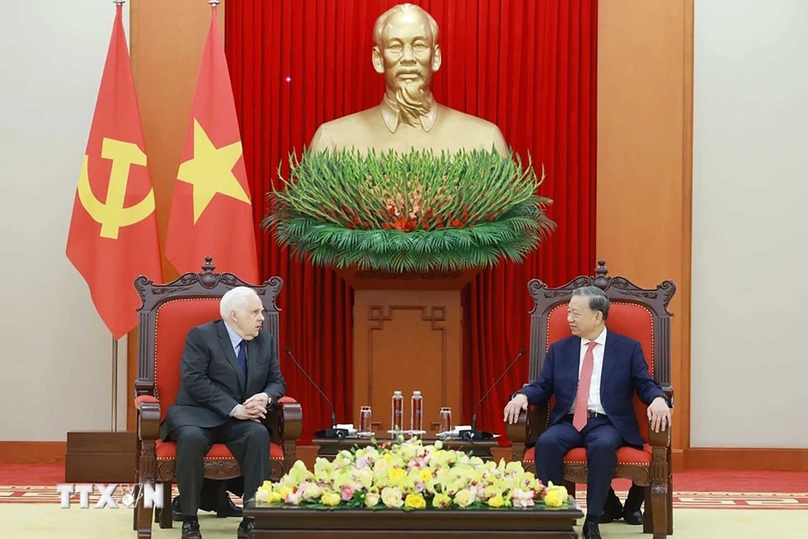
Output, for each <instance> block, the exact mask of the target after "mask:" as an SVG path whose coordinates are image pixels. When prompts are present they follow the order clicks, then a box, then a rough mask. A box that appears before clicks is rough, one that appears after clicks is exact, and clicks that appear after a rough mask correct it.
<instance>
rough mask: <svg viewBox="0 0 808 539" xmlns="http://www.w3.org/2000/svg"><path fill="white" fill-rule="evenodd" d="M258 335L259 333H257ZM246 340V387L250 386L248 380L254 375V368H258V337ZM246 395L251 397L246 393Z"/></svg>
mask: <svg viewBox="0 0 808 539" xmlns="http://www.w3.org/2000/svg"><path fill="white" fill-rule="evenodd" d="M259 337H260V335H259ZM259 337H256V338H255V339H252V340H251V341H247V389H249V388H250V381H251V380H252V379H253V378H254V377H255V375H256V370H257V369H258V357H259V355H258V348H259V346H258V342H257V341H258V338H259ZM247 397H248V398H249V397H252V394H251V395H247Z"/></svg>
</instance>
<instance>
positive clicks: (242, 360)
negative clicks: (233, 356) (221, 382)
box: [238, 341, 247, 382]
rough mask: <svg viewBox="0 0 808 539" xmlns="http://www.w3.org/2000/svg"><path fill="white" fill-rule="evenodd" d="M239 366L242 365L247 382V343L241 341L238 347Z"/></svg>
mask: <svg viewBox="0 0 808 539" xmlns="http://www.w3.org/2000/svg"><path fill="white" fill-rule="evenodd" d="M238 364H239V365H241V372H242V373H244V381H245V382H246V381H247V341H241V344H239V345H238Z"/></svg>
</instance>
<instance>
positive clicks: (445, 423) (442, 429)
mask: <svg viewBox="0 0 808 539" xmlns="http://www.w3.org/2000/svg"><path fill="white" fill-rule="evenodd" d="M438 428H439V430H438V433H439V434H442V433H446V432H449V431H450V430H452V409H451V408H449V407H448V406H444V407H442V408H441V409H440V426H439V427H438Z"/></svg>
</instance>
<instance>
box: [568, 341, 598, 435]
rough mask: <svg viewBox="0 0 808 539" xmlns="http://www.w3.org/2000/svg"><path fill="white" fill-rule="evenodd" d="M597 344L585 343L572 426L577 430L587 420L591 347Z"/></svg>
mask: <svg viewBox="0 0 808 539" xmlns="http://www.w3.org/2000/svg"><path fill="white" fill-rule="evenodd" d="M597 344H598V343H596V342H595V341H589V344H587V345H586V346H587V349H586V353H585V354H584V364H583V365H582V366H581V376H580V377H579V378H578V393H577V394H576V396H575V413H574V414H573V416H572V426H573V427H575V428H576V429H578V431H579V432H580V431H582V430H584V427H585V426H586V422H587V421H588V420H589V408H588V407H589V386H590V385H592V371H594V370H595V354H594V353H593V352H592V349H593V348H595V345H597Z"/></svg>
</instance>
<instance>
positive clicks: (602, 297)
mask: <svg viewBox="0 0 808 539" xmlns="http://www.w3.org/2000/svg"><path fill="white" fill-rule="evenodd" d="M572 295H573V296H584V297H587V298H589V308H590V309H592V310H593V311H600V312H601V313H603V321H604V322H605V321H606V319H607V318H609V305H611V302H610V301H609V297H608V296H607V295H606V292H604V291H603V290H601V289H600V288H598V287H597V286H582V287H580V288H576V289H575V290H573V291H572Z"/></svg>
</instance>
